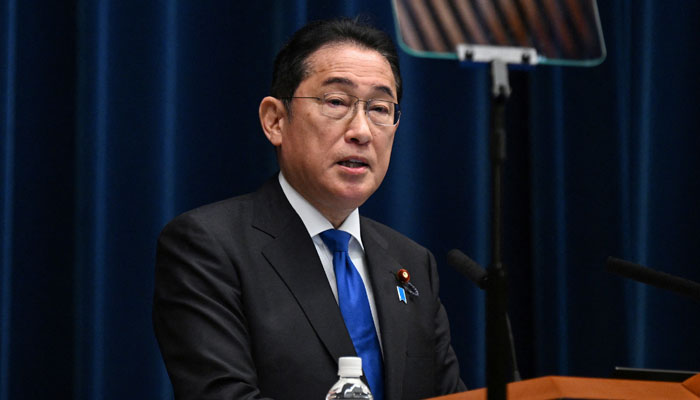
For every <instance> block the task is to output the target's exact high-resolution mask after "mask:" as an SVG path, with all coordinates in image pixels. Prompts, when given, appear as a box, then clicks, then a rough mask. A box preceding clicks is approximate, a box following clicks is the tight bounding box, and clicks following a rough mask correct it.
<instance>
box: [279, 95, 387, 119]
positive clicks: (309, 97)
mask: <svg viewBox="0 0 700 400" xmlns="http://www.w3.org/2000/svg"><path fill="white" fill-rule="evenodd" d="M331 94H342V95H344V96H348V97H354V98H355V100H356V101H355V102H354V103H353V104H352V108H353V111H352V117H354V116H355V115H356V114H357V108H358V106H357V104H358V103H360V102H364V103H365V104H369V103H370V102H372V101H383V102H386V103H390V104H393V105H394V112H395V114H396V117H395V119H396V122H394V123H393V124H391V125H387V124H380V123H378V122H375V121H374V120H373V119H372V117H370V116H369V107H367V106H365V115H366V116H367V119H368V120H370V121H372V123H373V124H374V125H377V126H381V127H390V126H397V125H398V124H399V120H400V119H401V106H400V105H399V103H394V102H393V101H391V100H385V99H367V100H363V99H361V98H359V97H357V96H355V95H352V94H349V93H345V92H328V93H324V94H323V95H322V97H318V96H288V97H280V98H279V99H280V100H292V99H314V100H317V101H319V102H323V101H324V99H325V97H326V96H328V95H331ZM321 115H323V116H325V117H328V118H332V119H335V120H336V121H340V120H342V119H345V118H346V117H347V116H348V115H350V113H349V112H348V113H347V114H345V115H343V116H342V117H340V118H335V117H333V116H331V115H327V114H324V113H323V103H321Z"/></svg>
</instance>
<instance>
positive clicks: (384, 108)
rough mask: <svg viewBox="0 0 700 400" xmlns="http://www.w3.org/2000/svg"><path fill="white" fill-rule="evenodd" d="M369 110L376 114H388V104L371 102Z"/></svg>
mask: <svg viewBox="0 0 700 400" xmlns="http://www.w3.org/2000/svg"><path fill="white" fill-rule="evenodd" d="M369 111H370V112H373V113H376V114H389V106H388V105H386V104H376V103H373V104H372V106H371V107H370V109H369Z"/></svg>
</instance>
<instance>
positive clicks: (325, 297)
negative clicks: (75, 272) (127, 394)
mask: <svg viewBox="0 0 700 400" xmlns="http://www.w3.org/2000/svg"><path fill="white" fill-rule="evenodd" d="M271 95H272V96H270V97H265V98H264V99H263V100H262V102H261V104H260V110H259V111H260V121H261V125H262V128H263V131H264V133H265V135H266V136H267V138H268V140H269V141H270V142H271V143H272V144H273V145H274V146H275V148H276V151H277V157H278V161H279V165H280V174H279V175H278V176H275V177H274V178H273V179H271V180H269V181H268V182H267V183H266V184H265V185H263V186H262V188H261V189H259V190H258V191H257V192H255V193H252V194H248V195H244V196H240V197H236V198H232V199H228V200H224V201H222V202H219V203H216V204H212V205H208V206H204V207H201V208H199V209H196V210H193V211H190V212H188V213H185V214H183V215H181V216H179V217H177V218H175V219H174V220H173V221H172V222H171V223H169V224H168V226H166V227H165V229H164V230H163V232H162V233H161V236H160V238H159V242H158V251H157V261H156V289H155V297H154V308H153V319H154V327H155V332H156V336H157V338H158V342H159V344H160V348H161V352H162V354H163V358H164V360H165V364H166V367H167V369H168V373H169V375H170V379H171V381H172V384H173V388H174V391H175V397H176V398H177V399H261V398H273V399H278V400H280V399H323V398H324V397H325V395H326V393H327V391H328V389H329V388H330V387H331V386H332V384H333V383H334V382H335V381H336V380H337V376H336V372H337V360H338V358H339V357H341V356H354V355H356V354H358V353H359V354H360V355H362V358H363V367H365V375H369V376H368V377H367V380H368V382H369V385H370V388H371V389H372V390H373V394H374V395H375V398H377V399H387V400H399V399H418V398H426V397H431V396H437V395H441V394H446V393H452V392H456V391H461V390H464V385H463V383H462V382H461V380H460V379H459V367H458V365H457V360H456V357H455V355H454V352H453V350H452V348H451V346H450V334H449V327H448V322H447V317H446V314H445V311H444V309H443V307H442V305H441V303H440V301H439V299H438V277H437V272H436V266H435V260H434V258H433V256H432V255H431V254H430V252H428V251H427V250H426V249H425V248H423V247H421V246H419V245H417V244H416V243H414V242H413V241H411V240H410V239H408V238H406V237H404V236H402V235H400V234H399V233H397V232H395V231H393V230H391V229H390V228H388V227H386V226H384V225H381V224H379V223H377V222H375V221H372V220H370V219H367V218H363V217H360V216H359V213H358V207H359V206H360V205H361V204H363V203H364V202H365V201H366V200H367V198H368V197H369V196H370V195H372V193H374V191H375V190H376V189H377V188H378V187H379V185H380V183H381V182H382V180H383V179H384V175H385V174H386V171H387V168H388V165H389V158H390V154H391V147H392V144H393V140H394V134H395V132H396V129H397V127H398V121H399V116H400V111H399V107H398V104H397V103H398V101H399V99H400V98H401V79H400V74H399V67H398V56H397V54H396V49H395V47H394V45H393V43H392V41H391V39H389V38H388V36H386V35H385V34H384V33H382V32H380V31H378V30H376V29H374V28H371V27H368V26H366V25H362V24H360V23H358V22H356V21H352V20H347V19H343V20H332V21H321V22H315V23H311V24H309V25H307V26H305V27H304V28H302V29H301V30H300V31H298V32H297V33H296V34H295V35H294V36H293V37H292V38H291V40H290V41H289V42H288V43H287V44H286V45H285V46H284V48H283V49H282V50H281V51H280V53H279V54H278V56H277V59H276V60H275V68H274V74H273V83H272V93H271ZM338 231H342V232H341V233H340V235H341V236H342V235H345V236H343V237H345V239H344V241H345V245H346V246H349V248H346V249H344V250H337V249H336V250H331V247H332V246H333V244H332V243H331V242H329V241H328V240H330V239H328V236H327V235H326V233H327V232H332V233H333V234H337V233H338ZM343 232H347V233H343ZM348 233H349V235H348ZM348 240H349V244H348ZM337 257H340V258H337ZM347 257H349V260H348V259H347ZM337 268H341V269H337ZM342 268H348V269H342ZM402 269H404V270H406V271H407V272H408V273H409V274H410V280H409V281H407V279H406V278H407V276H405V275H400V276H398V277H397V272H398V271H399V270H402ZM343 271H348V272H347V274H349V275H348V276H346V275H345V274H346V272H343ZM353 274H354V275H353ZM350 275H352V276H350ZM358 276H359V277H358ZM360 277H361V280H360ZM346 279H351V280H352V282H354V283H351V284H350V285H352V284H356V283H358V282H359V285H356V286H354V288H353V289H350V290H349V289H348V287H351V286H348V284H347V281H346ZM348 296H350V297H352V298H353V300H352V301H357V302H358V303H357V304H361V305H362V306H361V307H360V306H358V307H360V308H362V311H359V308H357V309H354V308H350V309H349V308H348V307H349V306H348V304H350V303H348V301H350V300H347V298H348ZM353 304H354V303H353ZM339 306H340V307H339ZM360 315H364V316H366V317H362V318H360V317H359V316H360ZM363 318H364V319H363ZM359 320H362V321H360V322H358V321H359ZM363 324H364V326H363V327H360V328H359V330H360V331H361V333H360V335H365V336H363V338H360V339H358V337H357V335H358V333H357V330H358V326H360V325H363ZM368 325H369V328H368V329H366V328H367V326H368ZM358 340H359V341H358Z"/></svg>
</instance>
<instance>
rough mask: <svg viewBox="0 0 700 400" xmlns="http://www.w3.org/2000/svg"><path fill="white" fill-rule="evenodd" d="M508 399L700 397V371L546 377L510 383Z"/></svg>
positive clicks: (468, 398) (452, 399) (457, 399)
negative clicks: (657, 377)
mask: <svg viewBox="0 0 700 400" xmlns="http://www.w3.org/2000/svg"><path fill="white" fill-rule="evenodd" d="M438 399H439V400H485V399H486V389H476V390H470V391H467V392H463V393H456V394H451V395H447V396H440V397H434V398H433V399H432V400H438ZM508 399H509V400H511V399H516V400H549V399H606V400H611V399H614V400H623V399H624V400H628V399H629V400H633V399H634V400H637V399H639V400H652V399H653V400H685V399H688V400H698V399H700V374H697V375H695V376H693V377H691V378H688V379H687V380H685V381H684V382H680V383H677V382H658V381H637V380H628V379H602V378H572V377H567V376H545V377H542V378H535V379H528V380H526V381H520V382H513V383H509V384H508Z"/></svg>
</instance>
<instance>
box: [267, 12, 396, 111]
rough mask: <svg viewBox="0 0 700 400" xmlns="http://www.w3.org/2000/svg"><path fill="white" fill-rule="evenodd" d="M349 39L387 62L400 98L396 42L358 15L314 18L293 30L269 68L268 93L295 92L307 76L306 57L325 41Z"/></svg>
mask: <svg viewBox="0 0 700 400" xmlns="http://www.w3.org/2000/svg"><path fill="white" fill-rule="evenodd" d="M337 43H351V44H354V45H358V46H360V47H364V48H367V49H369V50H374V51H376V52H378V53H379V54H381V55H382V56H383V57H384V58H386V60H387V61H388V62H389V65H390V66H391V71H392V72H393V74H394V80H395V81H396V98H397V101H400V100H401V93H402V90H401V72H400V70H399V56H398V53H397V52H396V46H394V42H393V41H392V40H391V38H390V37H389V35H387V34H386V33H384V32H382V31H381V30H379V29H377V28H375V27H373V26H371V25H369V24H367V23H364V22H361V21H360V20H359V19H358V18H356V19H350V18H339V19H330V20H321V21H313V22H309V23H308V24H306V25H305V26H304V27H302V28H301V29H299V30H298V31H296V33H294V35H293V36H292V37H291V38H290V39H289V41H288V42H287V43H286V44H285V45H284V46H283V47H282V49H281V50H280V51H279V53H277V57H276V58H275V64H274V68H273V71H272V88H271V89H270V95H272V96H273V97H276V98H278V99H284V100H285V106H286V107H287V109H289V102H288V98H290V97H292V96H294V92H295V91H296V89H297V87H299V84H300V83H301V82H302V81H303V80H304V79H305V78H306V77H308V75H309V73H310V71H309V64H308V59H309V57H310V56H311V55H312V54H313V53H314V52H315V51H316V50H318V49H319V48H321V47H323V46H324V45H327V44H337Z"/></svg>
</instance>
